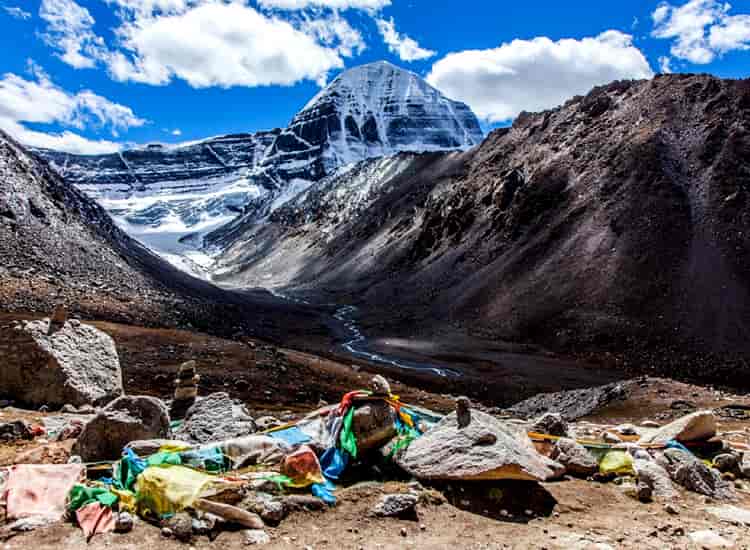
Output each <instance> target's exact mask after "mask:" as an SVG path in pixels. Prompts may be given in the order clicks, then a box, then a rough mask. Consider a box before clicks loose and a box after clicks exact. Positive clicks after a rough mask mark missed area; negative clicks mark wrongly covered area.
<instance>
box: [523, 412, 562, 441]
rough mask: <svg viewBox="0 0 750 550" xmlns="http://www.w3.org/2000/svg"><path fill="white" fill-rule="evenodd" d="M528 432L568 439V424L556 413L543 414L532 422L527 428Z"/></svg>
mask: <svg viewBox="0 0 750 550" xmlns="http://www.w3.org/2000/svg"><path fill="white" fill-rule="evenodd" d="M529 431H531V432H536V433H539V434H547V435H556V436H559V437H570V432H569V430H568V423H567V422H565V419H564V418H563V417H562V415H561V414H558V413H545V414H543V415H542V416H540V417H539V418H537V419H536V420H535V421H534V422H533V424H532V425H531V426H530V427H529Z"/></svg>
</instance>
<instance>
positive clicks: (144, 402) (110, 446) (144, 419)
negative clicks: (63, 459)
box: [73, 395, 170, 462]
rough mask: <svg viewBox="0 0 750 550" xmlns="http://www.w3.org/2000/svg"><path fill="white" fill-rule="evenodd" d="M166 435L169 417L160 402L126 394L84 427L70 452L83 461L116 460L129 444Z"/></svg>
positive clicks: (167, 434)
mask: <svg viewBox="0 0 750 550" xmlns="http://www.w3.org/2000/svg"><path fill="white" fill-rule="evenodd" d="M169 435H170V430H169V414H168V413H167V407H166V405H164V403H163V402H162V401H160V400H159V399H157V398H155V397H149V396H143V395H127V396H123V397H120V398H118V399H115V400H114V401H113V402H112V403H110V404H109V405H107V406H106V407H104V408H103V409H102V410H101V411H100V412H99V413H98V414H97V415H96V416H95V417H94V418H93V419H92V420H90V421H89V422H88V423H87V424H86V425H85V426H84V427H83V432H81V435H80V436H79V438H78V440H77V441H76V443H75V445H74V447H73V453H74V454H77V455H80V456H81V458H82V459H83V461H84V462H94V461H97V460H116V459H118V458H119V457H120V456H121V455H122V450H123V449H124V448H125V446H126V445H128V444H129V443H130V442H131V441H138V440H143V439H154V438H168V437H169Z"/></svg>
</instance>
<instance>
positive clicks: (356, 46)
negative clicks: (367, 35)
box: [299, 11, 367, 57]
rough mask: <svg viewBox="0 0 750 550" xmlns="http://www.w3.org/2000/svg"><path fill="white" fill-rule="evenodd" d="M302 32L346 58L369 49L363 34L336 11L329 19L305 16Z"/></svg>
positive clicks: (301, 24)
mask: <svg viewBox="0 0 750 550" xmlns="http://www.w3.org/2000/svg"><path fill="white" fill-rule="evenodd" d="M299 27H300V30H301V31H302V32H304V33H305V34H307V35H309V36H313V37H315V38H316V39H317V40H318V41H319V42H320V43H321V44H324V45H325V46H328V47H333V48H335V49H336V51H337V52H338V53H339V54H341V55H343V56H344V57H352V56H354V55H356V54H360V53H362V52H363V51H364V50H365V49H367V45H366V44H365V41H364V39H363V38H362V34H361V33H360V32H359V31H358V30H357V29H355V28H353V27H352V26H351V25H350V24H349V22H348V21H347V20H346V19H344V18H343V17H341V15H340V14H339V13H338V12H337V11H334V12H333V13H331V14H330V15H329V16H327V17H316V18H312V17H309V16H306V15H305V16H303V18H302V20H301V23H300V25H299Z"/></svg>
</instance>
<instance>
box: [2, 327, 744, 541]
mask: <svg viewBox="0 0 750 550" xmlns="http://www.w3.org/2000/svg"><path fill="white" fill-rule="evenodd" d="M95 324H96V325H97V326H98V327H99V328H100V329H102V330H104V331H106V332H108V333H109V334H111V335H112V337H113V338H114V339H115V341H116V343H117V347H118V350H119V352H120V356H121V360H122V366H123V372H124V378H125V385H126V391H127V392H128V393H133V394H135V393H147V394H152V395H157V396H160V397H165V398H166V397H169V395H170V393H171V391H172V387H173V386H172V381H173V379H174V375H175V373H176V371H177V368H178V366H179V364H180V363H181V362H183V361H186V360H188V359H195V360H196V361H197V362H198V370H199V372H200V374H201V382H200V392H201V393H202V394H207V393H211V392H214V391H228V392H229V393H230V394H231V395H233V396H234V397H239V398H242V399H243V400H245V402H246V403H247V404H248V407H249V408H250V409H251V410H252V411H253V413H254V414H262V413H266V412H271V413H273V414H276V415H278V416H284V415H290V416H295V415H299V414H300V413H301V412H304V411H307V410H309V409H311V408H314V407H316V406H317V405H318V404H319V402H320V400H324V401H327V402H331V403H332V402H335V401H337V400H338V399H340V397H341V395H342V394H343V393H345V392H347V391H349V390H351V389H354V388H361V387H366V386H367V383H368V381H369V379H370V378H371V376H372V374H371V373H370V372H368V370H369V371H371V372H375V371H376V370H378V369H377V368H375V367H371V366H368V365H364V364H363V365H360V366H357V367H356V368H353V367H352V365H350V364H344V363H340V362H336V361H333V360H329V359H322V358H320V357H317V356H313V355H310V354H306V353H302V352H297V351H291V350H279V349H276V348H274V347H271V346H267V345H265V344H263V343H262V342H257V341H254V342H250V343H247V342H236V341H230V340H222V339H218V338H213V337H209V336H205V335H200V334H195V333H190V332H185V331H174V330H157V329H142V328H136V327H130V326H126V325H118V324H112V323H95ZM389 377H390V375H389ZM390 378H391V379H392V381H393V390H394V393H398V394H400V395H401V396H402V399H403V400H404V401H406V402H413V403H418V404H421V405H424V406H427V407H430V408H433V409H437V410H440V411H447V410H450V409H452V407H453V400H452V399H451V398H450V396H449V395H448V394H450V393H457V392H452V391H450V390H451V389H452V388H450V387H449V386H446V387H445V388H444V389H445V392H444V393H431V392H428V391H424V390H421V389H418V388H417V387H415V386H414V385H408V384H403V383H399V382H397V381H395V380H393V377H390ZM239 380H242V381H243V382H240V383H238V381H239ZM628 387H629V388H630V395H629V397H628V399H627V400H625V401H622V402H616V403H612V404H610V405H609V406H607V407H606V408H604V409H602V410H600V411H598V412H597V413H596V414H594V415H592V416H590V417H587V418H585V419H582V420H581V424H582V425H583V424H586V425H591V424H593V423H596V424H599V425H602V424H605V425H616V424H620V423H624V422H632V423H634V424H636V425H637V424H638V423H639V422H641V421H643V420H646V419H649V420H657V421H658V422H660V423H665V422H667V421H669V420H671V419H673V418H676V417H678V416H681V415H683V414H685V413H686V412H689V410H685V409H684V408H682V407H684V406H689V407H695V408H710V409H716V408H719V407H722V406H725V405H738V404H739V405H743V404H744V405H750V397H748V396H743V395H736V394H732V393H728V392H725V391H720V390H717V389H715V388H709V387H700V386H695V385H690V384H683V383H679V382H674V381H672V380H668V379H661V378H644V379H639V380H636V381H634V382H632V383H631V384H629V385H628ZM685 402H687V405H685ZM484 405H488V406H489V405H492V403H484ZM49 414H55V413H43V412H34V411H19V410H18V409H15V408H6V409H0V421H8V420H12V419H16V418H24V419H26V420H29V421H30V422H32V423H41V422H42V421H43V418H44V417H45V416H47V415H49ZM719 428H720V432H722V433H726V432H731V435H730V436H726V439H728V440H731V441H733V442H736V443H740V444H748V443H750V418H744V419H742V418H739V419H738V418H723V417H720V418H719ZM69 452H70V445H69V442H63V443H48V442H46V441H45V440H44V439H43V438H38V439H37V440H35V441H33V442H19V443H13V444H0V464H3V465H7V464H11V463H19V462H47V463H48V462H64V461H65V460H66V459H67V456H68V454H69ZM534 487H536V489H534ZM411 488H412V487H411V486H410V485H409V484H408V483H406V482H394V481H389V482H385V483H383V482H375V481H363V482H361V483H358V484H355V485H353V486H350V487H346V488H341V489H340V490H339V491H338V492H337V498H338V505H337V506H336V507H335V508H332V509H329V510H326V511H322V512H295V513H292V514H291V515H290V516H289V517H288V518H287V519H286V520H284V521H283V522H282V523H281V525H280V526H279V527H276V528H268V529H267V533H268V535H269V536H270V538H271V542H270V543H269V544H268V545H266V546H264V548H270V549H276V548H279V549H287V548H288V549H292V548H299V549H304V548H312V549H326V548H329V549H338V548H342V549H343V548H345V549H349V548H353V549H359V548H363V549H403V548H416V549H443V548H445V549H451V550H455V549H464V548H465V549H493V548H517V549H525V548H539V549H541V548H547V549H566V550H567V549H599V550H606V549H607V548H633V549H640V548H653V549H662V548H680V549H682V548H700V546H696V545H693V544H692V543H691V542H690V539H689V534H690V533H692V532H694V531H700V530H705V529H710V530H712V531H714V532H715V533H717V534H719V535H721V536H722V537H724V538H725V539H726V540H728V541H730V542H731V543H732V544H733V545H734V547H735V548H750V529H749V528H748V527H745V526H741V525H734V524H731V523H723V522H721V521H719V520H718V519H717V518H716V517H714V516H712V515H710V514H709V513H708V512H707V508H709V507H710V506H714V505H718V504H719V503H712V502H709V501H707V500H706V498H705V497H703V496H700V495H697V494H694V493H688V492H684V491H683V492H681V495H680V498H679V499H677V500H675V502H674V504H675V505H676V506H677V508H678V511H679V514H678V515H670V514H669V513H667V511H666V510H665V509H664V505H665V503H664V502H654V503H650V504H642V503H639V502H637V501H635V500H633V499H632V498H630V497H628V496H626V495H625V494H624V493H623V492H622V490H621V489H620V488H619V487H618V486H617V485H616V484H614V483H609V484H601V483H596V482H592V481H582V480H574V479H566V480H563V481H559V482H553V483H544V484H540V485H535V484H526V483H519V482H506V483H505V484H503V483H498V484H497V486H496V487H495V484H488V483H478V484H460V485H456V484H454V485H447V486H442V487H436V488H435V489H438V490H439V491H438V492H437V493H436V492H434V491H433V492H430V493H429V494H431V495H433V497H432V498H430V499H427V501H425V502H421V503H420V505H419V507H418V518H417V519H416V520H399V519H381V518H376V517H373V516H371V515H370V513H369V512H370V510H371V508H372V507H373V505H374V504H375V503H376V502H377V501H378V499H379V498H380V496H381V495H383V494H386V493H393V492H406V491H409V490H410V489H411ZM494 488H497V489H499V493H497V492H496V493H494V494H495V495H497V494H500V495H502V496H501V497H499V500H498V499H497V498H496V497H492V498H488V497H487V495H492V494H493V493H492V492H490V489H494ZM435 495H445V500H446V501H444V502H442V503H438V502H437V499H436V498H435ZM738 495H739V498H738V501H737V502H734V503H732V504H734V505H736V506H740V507H743V508H746V509H750V484H748V483H744V484H740V487H739V488H738ZM527 510H528V511H529V512H527ZM157 546H158V547H159V548H162V549H164V550H167V549H171V548H175V549H176V548H226V549H233V548H244V547H245V543H244V535H243V533H242V532H240V531H225V532H222V533H220V534H219V535H218V537H217V538H216V539H215V540H209V538H208V537H196V538H195V539H194V540H193V541H192V542H191V543H190V544H183V543H180V542H178V541H176V540H173V539H167V538H164V537H162V535H161V533H160V530H159V528H158V527H156V526H153V525H150V524H148V523H146V522H144V521H140V520H139V521H138V522H137V524H136V528H135V529H134V531H133V532H131V533H129V534H126V535H119V534H113V533H112V534H106V535H100V536H97V537H95V538H94V539H93V540H92V541H91V542H90V543H88V544H87V543H86V541H85V539H84V537H83V535H82V533H81V531H80V529H79V528H77V527H76V526H75V525H73V524H71V523H64V524H57V525H54V526H51V527H47V528H40V529H37V530H35V531H33V532H30V533H24V534H19V535H17V536H15V537H13V538H10V539H9V540H7V541H5V542H4V543H3V545H2V548H3V549H9V550H10V549H26V548H37V549H47V548H49V549H52V548H71V549H72V548H83V547H88V548H91V549H104V548H125V549H131V548H132V549H140V548H149V547H151V548H153V547H157Z"/></svg>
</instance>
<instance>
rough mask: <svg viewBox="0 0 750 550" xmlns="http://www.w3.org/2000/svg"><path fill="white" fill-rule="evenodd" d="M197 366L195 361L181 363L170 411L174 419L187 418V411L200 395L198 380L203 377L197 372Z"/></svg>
mask: <svg viewBox="0 0 750 550" xmlns="http://www.w3.org/2000/svg"><path fill="white" fill-rule="evenodd" d="M195 366H196V364H195V361H188V362H187V363H183V364H182V365H180V371H179V372H178V373H177V380H175V390H174V400H173V401H172V407H171V409H170V411H169V415H170V417H171V418H172V419H180V418H185V413H187V410H188V409H189V408H190V407H192V406H193V403H195V399H196V397H198V381H199V380H200V379H201V377H200V376H199V375H198V374H196V372H195Z"/></svg>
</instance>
